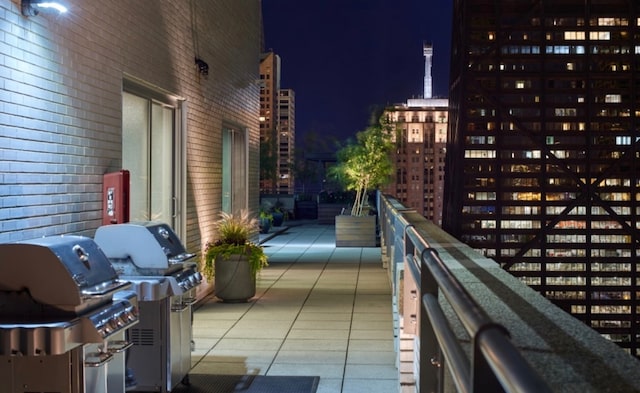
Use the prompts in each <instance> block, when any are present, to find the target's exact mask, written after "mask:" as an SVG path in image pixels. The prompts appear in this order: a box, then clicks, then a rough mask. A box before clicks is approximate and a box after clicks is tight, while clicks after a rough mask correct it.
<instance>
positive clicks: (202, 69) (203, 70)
mask: <svg viewBox="0 0 640 393" xmlns="http://www.w3.org/2000/svg"><path fill="white" fill-rule="evenodd" d="M196 65H197V66H198V72H199V73H200V74H201V75H204V76H207V75H209V64H207V62H206V61H204V60H202V59H199V58H197V57H196Z"/></svg>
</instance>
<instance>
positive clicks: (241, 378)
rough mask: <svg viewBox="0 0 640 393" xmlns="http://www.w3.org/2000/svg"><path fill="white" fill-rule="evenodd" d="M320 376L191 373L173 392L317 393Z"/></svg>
mask: <svg viewBox="0 0 640 393" xmlns="http://www.w3.org/2000/svg"><path fill="white" fill-rule="evenodd" d="M319 381H320V377H305V376H280V375H217V374H190V375H189V385H184V384H178V386H176V387H175V389H173V390H172V391H171V393H315V392H316V390H317V389H318V382H319Z"/></svg>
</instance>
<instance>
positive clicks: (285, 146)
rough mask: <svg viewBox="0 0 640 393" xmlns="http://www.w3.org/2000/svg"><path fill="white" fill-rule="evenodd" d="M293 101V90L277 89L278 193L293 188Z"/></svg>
mask: <svg viewBox="0 0 640 393" xmlns="http://www.w3.org/2000/svg"><path fill="white" fill-rule="evenodd" d="M295 103H296V100H295V94H294V92H293V90H291V89H280V90H279V91H278V163H277V164H278V165H277V169H276V171H277V173H278V194H293V193H294V188H295V176H294V173H293V170H292V165H293V159H294V157H293V154H294V146H295V143H296V118H295V114H296V105H295Z"/></svg>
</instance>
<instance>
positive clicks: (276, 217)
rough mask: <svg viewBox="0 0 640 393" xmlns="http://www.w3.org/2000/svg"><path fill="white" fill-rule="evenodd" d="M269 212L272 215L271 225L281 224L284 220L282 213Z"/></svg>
mask: <svg viewBox="0 0 640 393" xmlns="http://www.w3.org/2000/svg"><path fill="white" fill-rule="evenodd" d="M271 214H272V216H273V226H274V227H279V226H281V225H282V222H283V221H284V213H279V212H274V213H271Z"/></svg>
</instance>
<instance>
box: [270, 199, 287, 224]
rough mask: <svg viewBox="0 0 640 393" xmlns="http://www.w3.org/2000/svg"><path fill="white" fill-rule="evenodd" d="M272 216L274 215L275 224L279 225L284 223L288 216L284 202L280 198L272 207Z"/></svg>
mask: <svg viewBox="0 0 640 393" xmlns="http://www.w3.org/2000/svg"><path fill="white" fill-rule="evenodd" d="M271 216H272V217H273V226H274V227H279V226H281V225H282V222H283V221H284V219H285V217H286V212H285V210H284V204H283V203H282V202H280V199H278V200H276V202H275V203H274V204H273V207H272V208H271Z"/></svg>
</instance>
